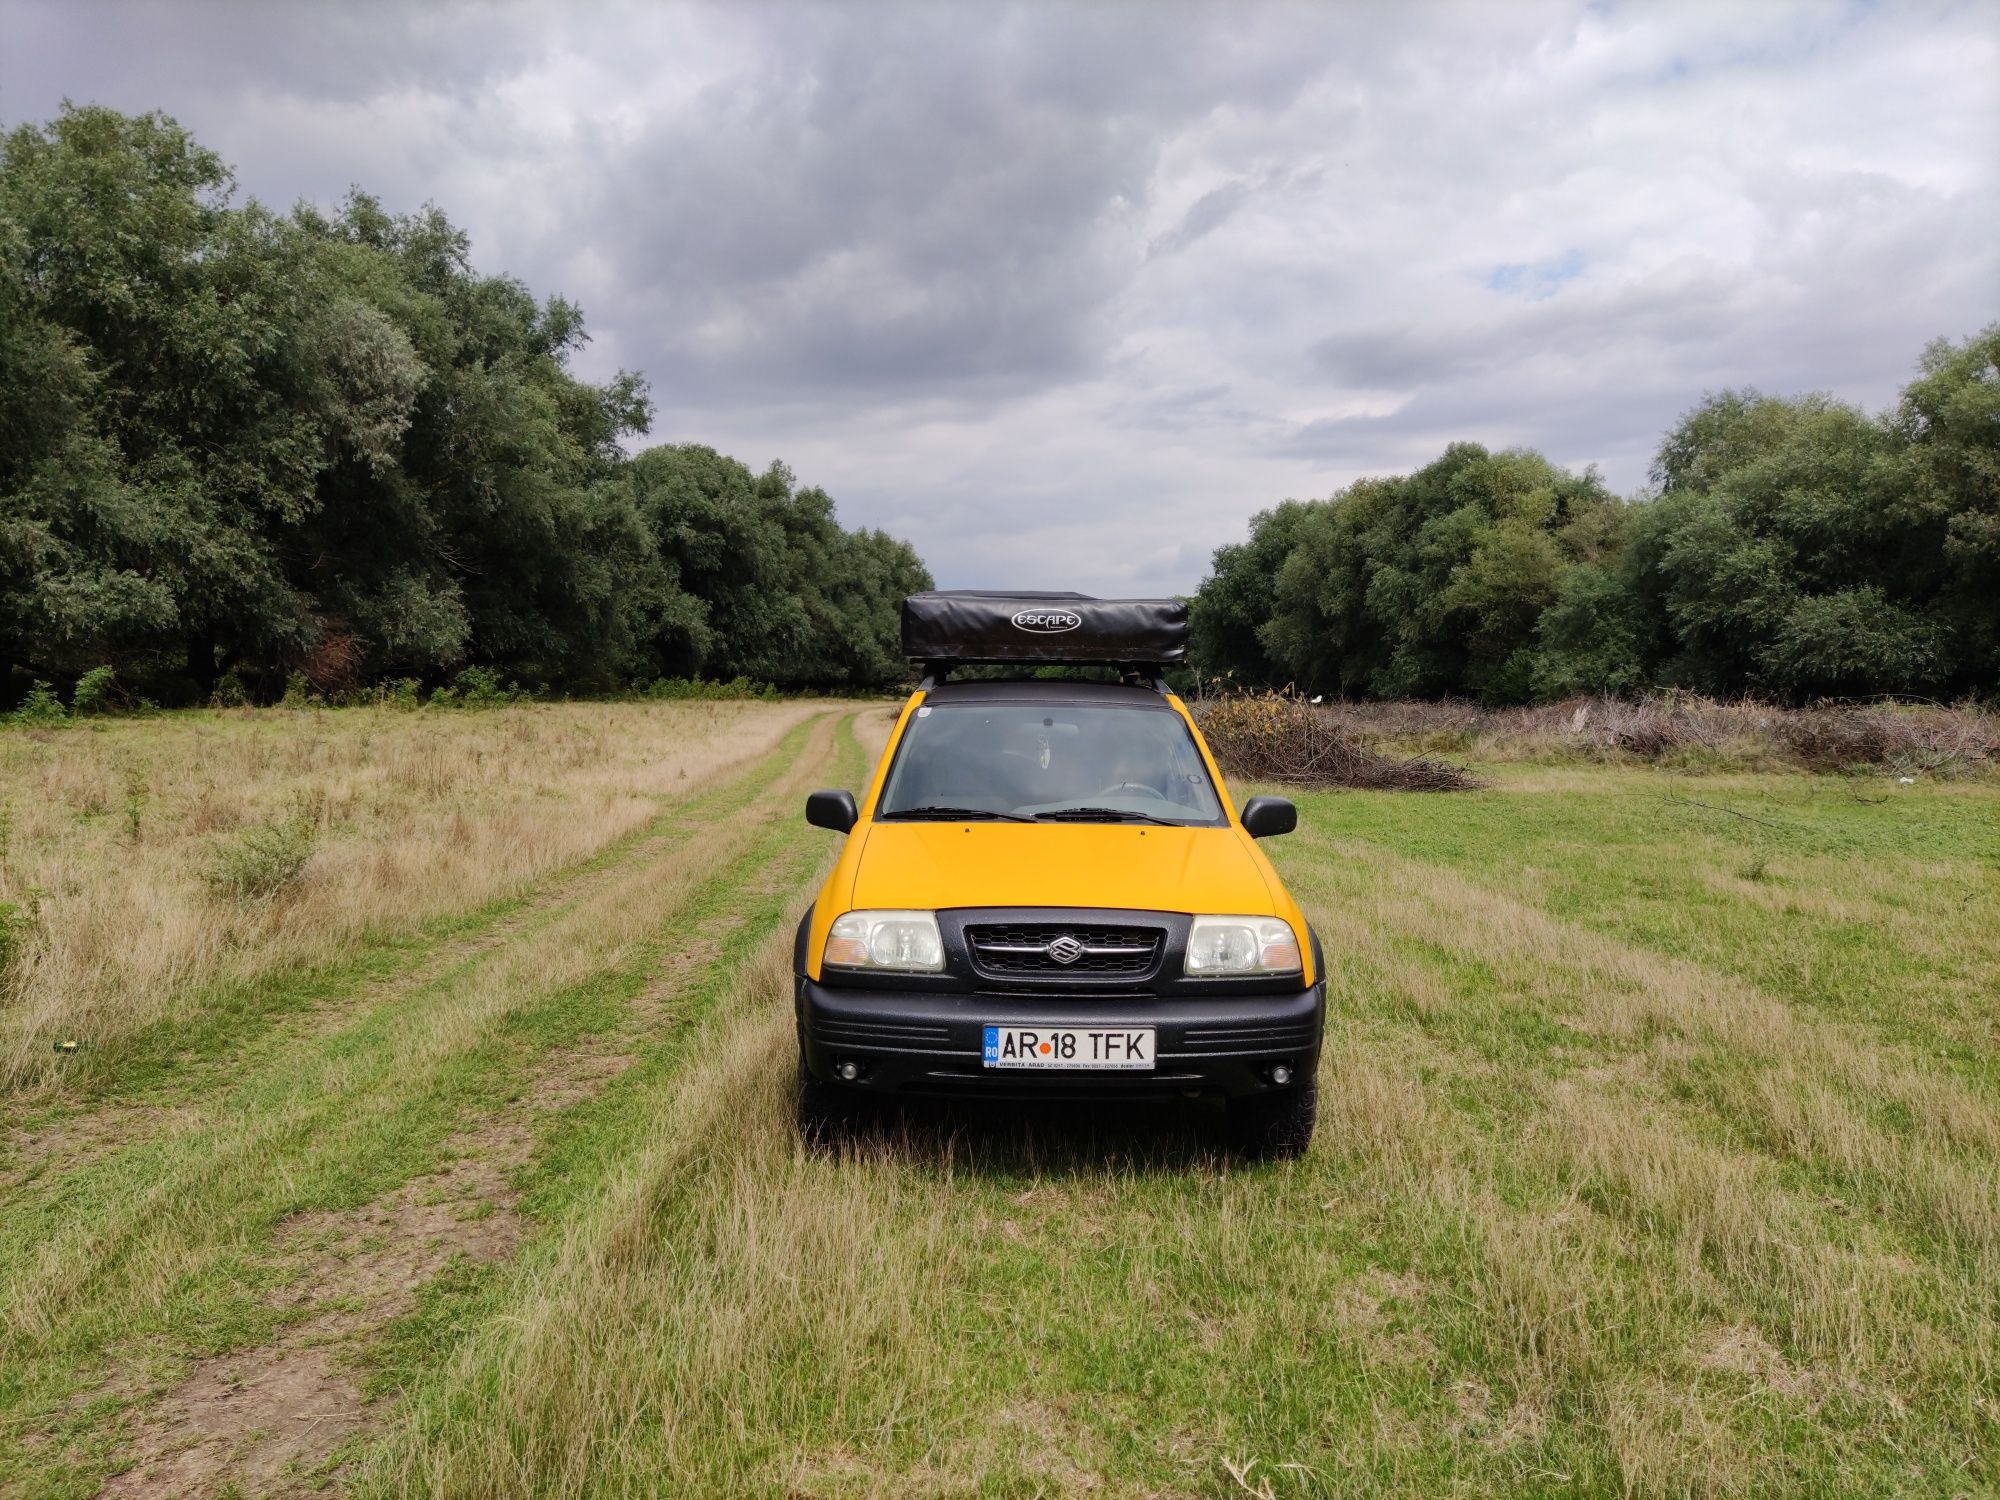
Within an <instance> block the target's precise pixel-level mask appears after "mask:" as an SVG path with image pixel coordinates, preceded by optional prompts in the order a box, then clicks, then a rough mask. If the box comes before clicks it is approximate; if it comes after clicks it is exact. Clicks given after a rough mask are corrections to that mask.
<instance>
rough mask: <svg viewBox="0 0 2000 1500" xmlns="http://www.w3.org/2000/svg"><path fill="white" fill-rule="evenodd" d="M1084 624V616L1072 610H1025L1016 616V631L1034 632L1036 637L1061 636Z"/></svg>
mask: <svg viewBox="0 0 2000 1500" xmlns="http://www.w3.org/2000/svg"><path fill="white" fill-rule="evenodd" d="M1082 623H1083V616H1082V615H1080V614H1078V613H1077V612H1076V611H1075V610H1071V609H1024V610H1022V611H1021V612H1020V613H1019V614H1017V615H1016V616H1014V626H1015V628H1016V629H1018V630H1032V631H1033V632H1034V633H1035V634H1036V635H1059V634H1061V633H1062V632H1063V631H1065V630H1074V629H1076V627H1077V626H1079V625H1081V624H1082Z"/></svg>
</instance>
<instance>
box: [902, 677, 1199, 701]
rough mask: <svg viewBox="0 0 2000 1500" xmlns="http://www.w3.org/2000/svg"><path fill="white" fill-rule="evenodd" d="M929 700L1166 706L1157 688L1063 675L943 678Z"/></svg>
mask: <svg viewBox="0 0 2000 1500" xmlns="http://www.w3.org/2000/svg"><path fill="white" fill-rule="evenodd" d="M924 701H925V702H926V703H938V704H944V703H1068V704H1092V705H1096V706H1098V707H1102V708H1165V707H1167V700H1166V698H1165V697H1163V696H1162V695H1161V693H1160V691H1159V689H1157V688H1150V687H1136V686H1134V685H1132V684H1130V683H1124V682H1073V681H1068V680H1065V679H1061V678H1034V679H1029V680H1026V681H1022V680H1012V681H1009V680H1007V679H1004V678H1002V679H993V680H981V679H979V678H971V679H968V680H965V681H960V682H941V683H939V684H938V685H937V686H936V687H934V688H932V689H930V690H929V691H928V692H927V693H925V695H924Z"/></svg>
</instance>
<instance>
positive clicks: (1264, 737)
mask: <svg viewBox="0 0 2000 1500" xmlns="http://www.w3.org/2000/svg"><path fill="white" fill-rule="evenodd" d="M1195 718H1196V721H1197V722H1198V723H1200V725H1201V732H1202V735H1203V737H1204V738H1206V739H1207V741H1208V747H1209V749H1210V750H1212V751H1214V752H1215V758H1216V759H1217V760H1218V761H1220V762H1221V763H1222V767H1223V769H1224V770H1226V771H1228V772H1230V773H1231V774H1233V775H1236V776H1241V777H1243V778H1245V779H1246V780H1251V781H1282V782H1288V783H1290V784H1291V785H1293V786H1302V787H1314V788H1319V787H1334V786H1346V787H1361V788H1365V789H1367V790H1369V791H1393V792H1462V791H1470V790H1472V789H1473V788H1475V787H1477V786H1479V785H1480V782H1479V781H1478V779H1477V778H1475V777H1473V776H1471V775H1469V774H1468V773H1467V772H1465V771H1463V770H1461V769H1459V768H1458V767H1457V766H1451V765H1446V764H1445V763H1444V762H1443V761H1437V760H1430V759H1427V758H1423V757H1419V758H1417V759H1414V760H1394V759H1391V758H1390V757H1388V756H1386V755H1379V754H1377V753H1376V752H1375V751H1373V750H1370V749H1368V748H1367V747H1365V746H1364V745H1362V744H1361V743H1359V742H1358V741H1357V740H1356V739H1355V738H1354V737H1353V736H1352V735H1350V734H1348V733H1347V732H1345V731H1344V730H1343V729H1342V728H1341V727H1340V726H1339V725H1338V724H1336V723H1335V722H1334V720H1333V718H1332V716H1331V715H1329V714H1327V713H1326V712H1324V711H1323V710H1321V709H1319V708H1316V707H1314V706H1313V705H1312V704H1310V703H1308V702H1306V700H1305V699H1303V698H1300V697H1298V696H1296V695H1294V694H1291V693H1270V692H1266V693H1239V694H1235V695H1233V696H1230V697H1227V698H1213V699H1210V700H1208V701H1207V702H1205V703H1202V704H1200V705H1198V706H1197V707H1196V709H1195Z"/></svg>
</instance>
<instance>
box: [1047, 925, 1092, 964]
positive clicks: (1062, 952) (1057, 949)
mask: <svg viewBox="0 0 2000 1500" xmlns="http://www.w3.org/2000/svg"><path fill="white" fill-rule="evenodd" d="M1042 952H1044V953H1046V954H1048V956H1049V957H1050V958H1052V959H1054V960H1055V961H1056V962H1057V963H1059V964H1073V963H1075V962H1076V961H1077V960H1078V959H1079V958H1082V957H1083V944H1082V943H1079V942H1078V941H1077V940H1076V939H1075V938H1073V937H1071V936H1070V935H1069V934H1068V933H1066V932H1065V933H1064V934H1063V935H1062V936H1061V937H1059V938H1050V939H1049V945H1048V947H1046V948H1044V949H1043V950H1042Z"/></svg>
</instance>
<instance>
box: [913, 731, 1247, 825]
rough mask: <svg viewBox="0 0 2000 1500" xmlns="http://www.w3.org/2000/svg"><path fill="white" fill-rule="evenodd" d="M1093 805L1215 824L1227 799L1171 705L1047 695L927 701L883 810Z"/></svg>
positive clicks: (1020, 813)
mask: <svg viewBox="0 0 2000 1500" xmlns="http://www.w3.org/2000/svg"><path fill="white" fill-rule="evenodd" d="M1081 808H1089V809H1097V810H1100V811H1101V812H1102V813H1104V814H1106V815H1107V816H1106V819H1105V820H1106V821H1114V820H1115V819H1114V818H1112V817H1111V816H1109V815H1110V814H1120V815H1127V816H1131V817H1133V818H1149V819H1157V820H1161V821H1165V822H1172V823H1216V822H1220V821H1221V819H1222V803H1221V800H1220V799H1219V798H1218V797H1217V796H1216V791H1215V784H1214V782H1213V781H1212V780H1211V779H1210V777H1209V774H1208V767H1207V765H1206V764H1205V763H1204V762H1203V760H1202V758H1201V753H1200V752H1199V751H1198V750H1197V749H1196V748H1195V743H1194V736H1193V735H1191V734H1190V733H1189V732H1188V727H1187V725H1186V723H1185V722H1184V721H1183V720H1182V719H1181V716H1180V715H1179V714H1177V713H1175V712H1173V711H1172V710H1171V709H1169V708H1165V707H1160V708H1111V707H1105V706H1101V705H1078V706H1066V705H1062V704H1049V703H942V704H935V705H933V704H925V705H923V706H921V707H919V708H918V709H917V711H916V713H915V714H914V715H912V716H911V718H910V722H909V726H908V727H907V728H906V729H905V730H904V733H903V739H902V743H901V744H900V745H899V746H898V747H897V750H896V759H895V762H894V764H893V765H892V766H891V768H890V771H889V782H888V785H887V786H886V787H884V788H883V791H882V800H881V804H880V806H879V807H878V808H877V809H876V814H875V815H876V816H877V817H878V818H894V817H899V816H901V817H907V816H921V815H923V811H924V810H925V809H952V810H963V811H971V812H976V813H985V814H988V815H991V816H996V817H1001V816H1005V817H1025V818H1034V817H1043V816H1048V815H1051V814H1053V815H1056V816H1064V815H1068V816H1077V817H1081V816H1085V815H1084V814H1081V813H1075V812H1072V811H1071V810H1072V809H1081Z"/></svg>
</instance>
